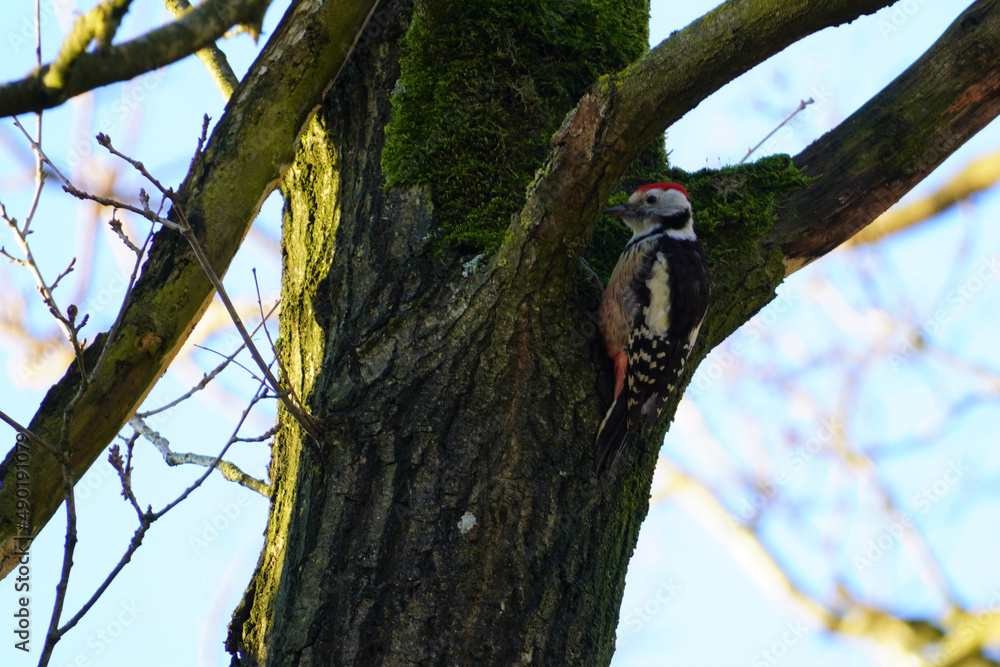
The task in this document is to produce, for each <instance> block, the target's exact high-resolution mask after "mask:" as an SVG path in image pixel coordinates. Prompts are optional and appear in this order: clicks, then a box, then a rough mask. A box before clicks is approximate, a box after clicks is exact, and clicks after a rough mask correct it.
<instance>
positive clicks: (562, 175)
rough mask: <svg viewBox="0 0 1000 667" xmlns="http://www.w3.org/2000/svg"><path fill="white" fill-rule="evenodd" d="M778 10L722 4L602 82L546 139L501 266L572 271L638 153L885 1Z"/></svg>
mask: <svg viewBox="0 0 1000 667" xmlns="http://www.w3.org/2000/svg"><path fill="white" fill-rule="evenodd" d="M780 4H781V11H780V12H779V11H775V8H774V5H775V3H774V2H769V1H767V0H747V1H744V2H727V3H725V4H723V5H720V6H719V7H717V8H716V9H714V10H713V11H711V12H709V13H708V14H706V15H705V16H703V17H702V18H700V19H698V20H697V21H695V22H693V23H692V24H691V25H689V26H688V27H687V28H685V29H684V30H681V31H679V32H676V33H674V34H673V35H671V36H670V37H669V38H668V39H666V40H664V41H663V42H662V43H661V44H660V45H659V46H657V47H656V48H654V49H653V50H652V51H650V52H649V53H648V54H647V55H646V56H645V57H643V58H641V59H640V60H638V61H637V62H636V63H635V64H634V65H632V66H630V67H629V68H627V69H625V70H624V71H622V72H620V73H618V74H615V75H613V76H606V77H603V78H602V79H600V80H599V81H598V82H597V84H595V85H594V86H593V87H592V88H591V89H590V91H589V92H588V93H587V94H586V95H584V97H583V99H582V100H581V101H580V103H579V104H578V105H577V107H576V109H575V110H574V111H573V112H572V113H570V115H569V116H568V117H567V118H566V120H565V122H564V123H563V127H562V128H561V129H560V131H559V132H557V133H556V135H555V137H554V138H553V140H552V144H553V147H552V153H551V156H550V158H549V160H548V163H547V164H546V165H545V167H544V168H543V169H542V170H540V171H539V173H538V174H537V176H536V179H535V181H534V183H533V184H532V185H531V187H530V188H529V191H528V198H527V202H526V204H525V206H524V208H523V209H522V211H521V213H520V216H519V219H518V220H516V221H515V222H514V223H513V224H512V226H511V230H510V233H509V234H508V237H507V240H506V242H505V244H504V246H503V248H502V250H501V252H500V261H501V262H502V263H504V264H505V265H507V266H512V267H517V269H518V271H520V272H521V275H522V276H524V277H526V278H529V279H530V280H531V281H537V279H538V278H539V275H538V273H539V272H542V273H544V275H546V276H551V275H552V273H553V271H555V272H558V273H563V274H565V273H566V272H568V271H571V270H572V269H573V267H575V265H576V261H577V257H578V256H579V254H580V252H581V250H582V247H583V243H584V241H583V240H584V239H587V238H588V237H589V236H590V233H591V231H592V229H593V226H594V222H595V220H596V218H597V213H598V211H599V210H600V209H601V208H602V207H603V205H604V202H605V201H606V200H607V197H608V195H609V194H610V193H611V191H612V190H613V189H614V187H615V185H616V184H617V182H618V180H619V179H620V178H621V176H622V174H623V173H624V172H625V170H626V169H627V168H628V166H629V164H630V163H631V162H632V161H633V160H634V159H635V158H636V156H638V155H639V153H640V151H642V149H643V148H644V147H645V146H647V145H648V144H650V143H651V142H653V141H655V140H657V139H658V138H659V137H660V136H662V133H663V132H664V131H665V130H666V129H667V127H669V126H670V125H671V124H673V123H674V122H675V121H677V120H678V119H680V117H681V116H683V115H684V114H685V113H687V112H688V111H690V110H691V109H693V108H694V107H696V106H697V105H698V104H699V103H700V102H701V101H702V100H703V99H705V98H706V97H708V96H709V95H710V94H712V93H713V92H715V91H716V90H718V89H719V88H721V87H722V86H723V85H725V84H726V83H728V82H729V81H731V80H732V79H734V78H735V77H737V76H739V75H740V74H743V73H744V72H746V71H747V70H749V69H750V68H751V67H753V66H755V65H757V64H758V63H760V62H762V61H764V60H765V59H767V58H769V57H770V56H772V55H774V54H776V53H778V52H780V51H781V50H782V49H784V48H785V47H786V46H788V45H790V44H792V43H794V42H796V41H798V40H799V39H801V38H803V37H805V36H807V35H809V34H811V33H813V32H816V31H818V30H822V29H823V28H826V27H829V26H834V25H839V24H841V23H844V22H847V21H852V20H854V19H856V18H857V17H859V16H861V15H863V14H870V13H873V12H875V11H876V10H878V9H881V8H882V7H885V6H888V5H890V4H892V2H891V0H835V1H832V2H825V3H815V2H808V1H806V0H792V1H790V2H782V3H780ZM526 245H530V246H532V247H531V248H530V249H529V248H527V247H526ZM525 250H528V253H527V254H525V252H524V251H525ZM524 262H529V263H530V264H531V265H533V266H534V267H535V268H536V269H537V271H532V269H531V267H529V266H526V265H525V263H524Z"/></svg>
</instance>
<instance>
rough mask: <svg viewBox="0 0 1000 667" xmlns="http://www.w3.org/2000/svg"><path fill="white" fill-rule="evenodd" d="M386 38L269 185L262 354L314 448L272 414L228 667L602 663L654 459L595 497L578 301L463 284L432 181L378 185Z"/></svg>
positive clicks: (568, 290) (494, 282) (598, 400)
mask: <svg viewBox="0 0 1000 667" xmlns="http://www.w3.org/2000/svg"><path fill="white" fill-rule="evenodd" d="M405 29H406V20H405V19H404V18H402V17H399V16H394V18H393V19H392V20H391V21H390V22H388V25H385V26H380V25H378V24H377V22H376V25H375V26H374V28H372V27H371V26H370V31H369V33H367V36H368V37H369V39H370V40H371V44H370V45H366V46H365V48H363V49H361V50H360V51H359V52H357V53H356V54H355V56H354V57H353V58H352V61H353V62H352V63H351V66H350V68H349V70H348V71H345V73H344V75H343V76H342V77H341V79H340V81H339V82H338V84H337V86H336V87H335V89H334V90H333V91H332V94H331V95H330V96H329V97H328V101H327V103H326V104H325V105H324V108H323V109H322V111H321V113H320V114H318V115H317V118H316V120H315V121H314V122H313V123H312V125H311V127H310V129H309V131H308V132H307V134H306V136H305V137H304V138H303V141H302V144H301V146H302V147H301V150H300V153H299V155H298V158H297V161H296V164H295V166H294V167H293V168H292V170H291V172H290V173H289V174H288V175H287V176H286V179H285V181H284V191H285V195H286V212H285V223H284V224H285V229H284V251H283V256H284V271H285V279H284V290H283V309H282V331H281V337H282V341H283V342H282V348H281V356H282V359H283V363H284V365H285V367H286V369H287V370H288V372H289V374H290V376H291V378H292V384H293V385H294V386H295V388H296V390H297V391H298V392H299V395H301V396H305V397H308V399H307V402H308V405H309V408H310V410H311V411H312V413H313V414H314V415H317V416H318V417H320V418H321V419H322V420H323V423H324V425H325V426H326V429H327V431H326V432H327V436H326V439H325V441H324V442H323V443H320V444H319V450H321V453H320V456H321V458H322V461H321V460H320V459H319V458H318V456H317V454H316V450H315V449H313V448H312V446H311V445H306V444H304V442H303V434H302V432H301V431H299V430H298V429H297V428H296V427H295V425H294V424H293V423H291V422H290V420H287V419H284V418H283V424H284V426H285V428H283V430H282V434H281V437H280V438H279V440H278V443H277V444H276V446H275V450H274V458H273V463H272V469H271V477H272V479H273V481H274V488H275V493H274V496H273V497H274V504H273V506H272V512H271V517H270V521H269V524H268V532H267V537H266V544H265V547H264V550H263V553H262V556H261V560H260V563H259V566H258V569H257V572H256V573H255V575H254V578H253V580H252V582H251V584H250V587H249V589H248V592H247V596H246V598H245V600H244V602H243V604H242V605H241V608H240V609H239V610H237V613H236V615H235V617H234V623H233V626H232V629H231V635H230V641H229V647H230V650H231V651H238V653H239V657H240V661H239V664H244V665H263V664H275V665H277V664H282V665H284V664H299V665H311V664H401V663H409V662H433V663H440V664H472V663H473V662H485V663H486V664H526V663H529V662H535V663H536V664H538V663H539V662H540V663H541V664H581V663H602V662H603V663H607V662H608V661H609V660H610V657H611V653H612V647H613V637H614V629H615V625H616V613H615V612H616V610H617V609H618V606H619V603H620V600H621V595H622V590H623V585H624V575H625V570H626V567H627V565H628V561H629V557H630V556H631V554H632V550H633V548H634V545H635V542H636V539H637V535H638V531H639V526H640V524H641V522H642V519H643V518H644V516H645V514H646V509H647V503H648V497H647V496H648V493H647V490H648V488H649V483H650V479H651V475H652V470H653V465H654V462H655V458H656V452H657V448H656V447H655V446H651V447H648V448H643V447H642V446H641V445H640V444H639V443H634V450H635V451H637V452H638V451H642V452H643V453H642V456H641V463H640V464H639V465H638V466H636V465H634V464H633V463H632V461H633V460H634V459H631V457H626V458H629V459H630V460H628V461H622V465H621V466H620V467H619V470H618V475H617V477H616V480H615V481H614V482H612V483H611V484H610V485H606V486H602V485H600V484H598V482H597V481H596V479H595V477H594V475H593V474H592V472H591V467H592V456H593V450H592V447H593V439H594V432H595V430H594V429H595V426H596V424H597V422H598V421H599V418H600V416H601V414H602V411H603V410H604V409H605V408H606V404H607V402H608V399H609V390H610V386H608V377H607V376H606V375H605V376H598V374H597V373H596V372H595V369H597V368H601V367H605V366H606V365H607V363H606V361H605V360H604V353H603V351H602V349H601V346H600V345H599V343H598V341H597V340H596V337H595V328H594V327H593V324H592V321H591V316H590V314H589V312H590V311H591V310H592V309H593V308H594V307H596V298H597V297H596V294H585V293H584V295H580V294H578V289H577V287H576V286H575V281H574V280H571V279H569V278H570V277H569V276H565V275H552V276H550V279H549V280H547V281H546V282H545V284H544V285H533V286H531V292H530V296H525V294H526V290H525V289H523V287H524V286H517V285H516V283H517V281H518V278H517V267H516V266H511V265H508V266H500V265H499V263H488V262H485V261H484V262H483V265H482V266H480V267H479V268H478V269H473V268H471V267H472V265H471V264H470V265H468V266H467V267H466V269H465V270H464V271H460V270H459V269H461V265H460V264H459V263H458V261H457V260H456V261H451V263H450V264H446V263H445V262H443V261H442V259H441V253H439V252H436V248H435V243H436V238H437V237H436V231H437V229H438V224H439V221H438V219H436V217H435V215H436V211H435V210H434V208H433V206H432V203H431V196H430V193H429V192H428V190H427V189H426V188H424V187H420V186H413V187H406V188H402V187H401V188H394V189H390V190H388V191H384V190H383V187H382V185H383V183H384V181H385V178H384V176H383V173H382V166H381V160H382V149H383V147H384V145H385V142H386V137H385V127H386V125H387V124H388V122H389V114H390V95H391V93H392V91H393V89H394V86H395V85H396V81H397V79H398V78H399V75H400V65H399V62H400V59H399V49H400V40H401V38H402V37H403V35H404V33H405ZM375 30H383V32H382V34H381V35H378V37H377V38H376V37H375V36H374V34H373V33H374V31H375ZM376 42H377V43H376ZM362 43H363V44H364V40H363V41H362ZM373 73H374V74H373ZM562 112H563V113H564V112H565V109H564V110H562ZM549 131H551V129H550V130H549ZM529 175H530V174H529ZM522 192H523V190H522ZM522 196H523V195H522ZM502 223H503V224H506V220H503V221H502ZM500 273H503V274H504V277H505V280H503V281H501V280H498V278H499V277H500V276H499V274H500ZM502 283H506V288H504V287H505V286H504V284H502ZM660 435H662V433H661V434H660ZM650 440H651V441H652V440H653V439H650ZM623 507H627V508H629V511H622V508H623ZM597 573H602V574H601V576H600V577H598V576H597Z"/></svg>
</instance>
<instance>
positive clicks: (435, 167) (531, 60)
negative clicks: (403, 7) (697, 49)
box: [382, 0, 649, 251]
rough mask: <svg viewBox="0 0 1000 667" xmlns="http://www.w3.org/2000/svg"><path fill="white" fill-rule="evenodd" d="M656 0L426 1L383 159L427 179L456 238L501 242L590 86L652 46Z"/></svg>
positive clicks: (455, 241)
mask: <svg viewBox="0 0 1000 667" xmlns="http://www.w3.org/2000/svg"><path fill="white" fill-rule="evenodd" d="M648 21H649V7H648V3H647V2H645V0H624V1H623V0H568V1H567V0H512V1H504V2H494V1H488V0H472V1H469V0H464V1H462V2H456V1H452V0H437V1H435V0H430V1H427V2H422V3H420V2H418V3H417V5H416V8H415V10H414V16H413V21H412V24H411V26H410V29H409V32H408V33H407V35H406V38H405V41H404V46H403V55H402V57H401V59H400V65H401V75H400V78H399V81H398V82H397V85H396V89H395V91H394V93H393V96H392V120H391V122H390V123H389V126H388V127H387V128H386V147H385V150H384V152H383V156H382V166H383V170H384V173H385V177H386V185H387V187H406V186H413V185H421V186H426V187H427V188H428V189H429V191H430V193H431V196H432V198H433V201H434V208H435V212H436V214H437V224H438V227H439V230H440V233H441V236H442V240H443V241H444V243H445V247H460V248H466V249H474V250H486V251H492V250H495V249H496V248H497V247H498V246H499V244H500V242H501V241H502V240H503V236H504V233H505V231H506V229H507V226H508V222H509V220H510V216H511V215H512V214H513V213H515V212H516V211H518V210H519V209H520V207H521V206H522V205H523V203H524V191H525V188H526V187H527V186H528V183H529V182H530V180H531V177H532V175H533V174H534V173H535V171H536V169H537V168H538V167H539V166H540V165H541V163H542V160H543V159H544V157H545V155H546V153H547V151H548V149H549V139H550V137H551V135H552V133H553V132H554V131H555V130H556V129H557V128H558V126H559V124H560V122H561V121H562V119H563V117H564V116H565V115H566V113H567V112H568V111H569V110H570V109H572V107H573V105H574V104H575V103H576V101H577V100H578V99H579V97H580V95H581V94H582V93H583V92H584V90H586V88H587V87H588V86H589V85H590V84H591V83H593V82H594V81H595V80H596V79H597V78H598V77H599V76H600V75H601V74H604V73H607V72H614V71H618V70H620V69H622V68H624V67H625V66H626V65H628V64H629V63H630V62H632V61H633V60H635V59H636V58H637V57H639V56H640V55H642V53H644V52H645V51H646V48H647V42H648V33H647V29H648V28H647V26H648Z"/></svg>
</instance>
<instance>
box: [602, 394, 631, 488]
mask: <svg viewBox="0 0 1000 667" xmlns="http://www.w3.org/2000/svg"><path fill="white" fill-rule="evenodd" d="M625 403H626V401H625V392H624V391H623V392H621V393H619V394H618V398H617V399H615V402H614V403H612V404H611V407H610V408H608V414H606V415H604V421H602V422H601V427H600V428H599V429H597V444H596V445H595V448H594V472H595V473H596V474H597V476H598V477H602V476H604V475H606V474H609V473H610V472H611V469H612V468H613V467H614V465H615V461H617V460H618V455H619V454H621V453H622V450H623V449H624V448H625V441H626V440H627V439H628V410H626V409H625Z"/></svg>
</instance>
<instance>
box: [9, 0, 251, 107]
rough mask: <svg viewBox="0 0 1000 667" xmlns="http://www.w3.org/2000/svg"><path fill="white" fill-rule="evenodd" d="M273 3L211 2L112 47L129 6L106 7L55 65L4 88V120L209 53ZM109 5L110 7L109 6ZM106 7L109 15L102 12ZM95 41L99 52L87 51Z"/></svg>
mask: <svg viewBox="0 0 1000 667" xmlns="http://www.w3.org/2000/svg"><path fill="white" fill-rule="evenodd" d="M270 4H271V0H207V1H206V2H204V3H202V4H201V5H199V6H198V7H197V8H195V9H193V10H191V11H190V12H188V13H187V14H185V15H184V17H183V18H180V19H178V20H176V21H174V22H173V23H170V24H168V25H165V26H163V27H162V28H157V29H156V30H153V31H151V32H148V33H146V34H145V35H143V36H142V37H137V38H136V39H133V40H131V41H128V42H125V43H124V44H119V45H118V46H110V41H111V37H112V36H113V34H114V29H116V28H117V22H116V19H115V17H117V20H120V19H121V14H123V13H124V8H126V7H127V5H128V3H127V2H123V1H122V0H115V2H114V3H110V2H109V3H104V4H102V5H99V6H98V7H97V8H95V10H94V12H97V13H96V14H94V12H91V13H88V14H87V15H85V16H84V17H82V18H81V21H80V22H79V23H78V24H77V27H76V28H74V30H73V31H72V32H71V33H70V36H69V38H67V40H66V43H65V44H64V45H63V47H62V49H61V50H60V52H59V57H58V58H57V59H56V61H55V62H54V63H53V64H51V65H45V66H43V67H42V68H40V69H39V70H37V71H35V72H33V73H32V74H31V75H29V76H27V77H25V78H24V79H21V80H20V81H14V82H11V83H6V84H3V85H0V118H2V117H5V116H15V115H17V114H21V113H28V112H31V111H41V110H43V109H51V108H52V107H56V106H59V105H60V104H62V103H63V102H65V101H66V100H68V99H70V98H71V97H75V96H76V95H80V94H82V93H85V92H87V91H89V90H93V89H95V88H100V87H101V86H106V85H108V84H111V83H117V82H118V81H127V80H128V79H132V78H134V77H136V76H139V75H140V74H144V73H146V72H151V71H153V70H156V69H159V68H161V67H164V66H166V65H169V64H171V63H174V62H176V61H178V60H180V59H181V58H185V57H187V56H189V55H191V54H192V53H194V52H196V51H198V50H200V49H202V48H205V47H207V46H209V45H211V44H212V43H214V42H215V41H216V40H217V39H219V38H220V37H222V36H223V35H224V34H225V33H226V31H227V30H229V29H230V28H231V27H233V26H234V25H239V24H244V25H248V26H251V27H252V28H253V29H254V30H258V31H259V29H260V25H261V23H262V21H263V20H264V13H265V11H266V10H267V7H268V5H270ZM105 5H108V6H109V7H105ZM102 8H105V9H107V10H108V11H98V10H100V9H102ZM94 39H97V40H98V43H99V47H100V48H98V49H97V50H96V51H94V52H87V51H86V48H87V46H88V45H89V44H90V42H91V41H93V40H94Z"/></svg>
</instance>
